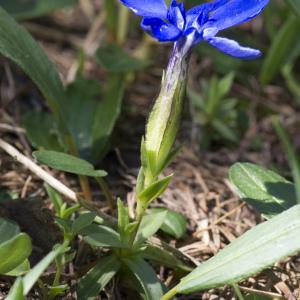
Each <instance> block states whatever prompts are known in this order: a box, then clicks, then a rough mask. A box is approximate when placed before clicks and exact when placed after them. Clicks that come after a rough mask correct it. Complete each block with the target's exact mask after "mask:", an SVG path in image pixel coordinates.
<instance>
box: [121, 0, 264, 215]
mask: <svg viewBox="0 0 300 300" xmlns="http://www.w3.org/2000/svg"><path fill="white" fill-rule="evenodd" d="M120 1H121V2H122V3H123V4H124V5H126V6H127V7H128V8H130V9H131V10H132V11H134V13H136V14H137V15H139V16H141V17H143V19H142V22H141V26H142V28H143V29H144V30H145V31H146V32H148V33H149V34H150V35H151V36H153V37H154V38H156V39H157V40H159V41H160V42H174V47H173V51H172V54H171V56H170V59H169V64H168V67H167V69H166V71H165V72H164V73H163V78H162V86H161V91H160V93H159V96H158V97H157V99H156V101H155V104H154V107H153V109H152V111H151V113H150V116H149V119H148V123H147V127H146V134H145V138H144V140H143V142H142V147H141V152H142V153H141V158H142V159H141V160H142V168H141V170H140V173H139V176H138V185H137V191H143V190H145V189H146V188H148V187H150V186H151V185H152V184H154V183H155V182H156V181H157V180H158V178H159V176H160V174H161V172H162V170H163V169H164V168H165V167H166V165H167V164H168V163H170V161H171V160H172V158H173V156H174V151H173V150H172V148H173V145H174V142H175V139H176V134H177V131H178V128H179V125H180V118H181V115H182V109H183V105H184V98H185V97H184V96H185V87H186V82H187V74H188V66H189V58H190V55H189V54H190V52H191V51H190V50H191V49H192V47H193V46H194V45H196V44H198V43H200V42H202V41H205V42H208V43H209V44H210V45H212V46H213V47H216V48H218V49H219V50H221V51H222V52H224V53H226V54H228V55H231V56H234V57H237V58H242V59H250V58H256V57H258V56H260V55H261V52H260V51H259V50H256V49H251V48H248V47H242V46H240V45H239V44H238V43H237V42H236V41H233V40H230V39H227V38H224V37H219V36H218V33H219V32H220V31H222V30H224V29H227V28H229V27H232V26H234V25H237V24H241V23H244V22H246V21H249V20H251V19H253V18H254V17H256V16H257V15H258V14H259V13H260V12H261V11H262V10H263V9H264V7H265V6H266V5H267V3H268V2H269V0H215V1H212V2H206V3H204V4H201V5H198V6H196V7H194V8H192V9H190V10H188V11H186V10H185V8H184V5H183V3H178V2H177V1H176V0H171V4H170V6H169V7H167V5H166V3H165V2H164V0H120ZM138 200H139V201H138V208H137V212H138V213H137V214H138V215H143V213H144V211H145V209H146V207H147V205H148V203H144V202H143V199H142V198H141V199H139V197H138Z"/></svg>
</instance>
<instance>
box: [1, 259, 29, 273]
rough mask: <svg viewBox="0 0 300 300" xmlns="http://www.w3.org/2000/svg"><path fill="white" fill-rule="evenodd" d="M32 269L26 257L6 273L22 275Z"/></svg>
mask: <svg viewBox="0 0 300 300" xmlns="http://www.w3.org/2000/svg"><path fill="white" fill-rule="evenodd" d="M29 270H30V263H29V260H28V259H25V260H24V261H23V262H22V263H21V264H20V265H18V266H17V267H15V268H14V269H13V270H11V271H9V272H8V273H5V275H6V276H14V277H16V276H21V275H24V274H25V273H27V272H28V271H29Z"/></svg>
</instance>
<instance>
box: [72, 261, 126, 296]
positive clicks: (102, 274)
mask: <svg viewBox="0 0 300 300" xmlns="http://www.w3.org/2000/svg"><path fill="white" fill-rule="evenodd" d="M120 268H121V262H120V261H119V260H118V259H117V258H116V257H115V256H113V255H112V256H108V257H104V258H101V259H100V260H99V262H98V263H97V264H96V265H95V266H94V267H93V268H92V269H91V270H90V271H89V272H88V273H87V274H86V275H85V276H84V277H83V278H81V279H80V281H79V284H78V288H77V296H78V299H79V300H86V299H95V298H96V297H97V296H98V295H99V292H100V291H101V290H102V289H103V288H104V287H105V286H106V285H107V283H108V282H109V281H110V280H111V279H112V278H113V277H114V276H115V275H116V273H117V272H118V271H119V270H120Z"/></svg>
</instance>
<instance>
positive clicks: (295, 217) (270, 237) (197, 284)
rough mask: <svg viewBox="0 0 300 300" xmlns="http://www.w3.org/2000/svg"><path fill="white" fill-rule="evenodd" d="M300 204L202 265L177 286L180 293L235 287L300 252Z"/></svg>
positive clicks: (176, 288) (257, 227) (244, 235)
mask: <svg viewBox="0 0 300 300" xmlns="http://www.w3.org/2000/svg"><path fill="white" fill-rule="evenodd" d="M299 234H300V205H297V206H294V207H292V208H290V209H289V210H287V211H285V212H283V213H281V214H280V215H278V216H276V217H274V218H272V219H271V220H269V221H266V222H265V223H262V224H260V225H257V226H256V227H254V228H253V229H251V230H249V231H248V232H246V233H245V234H243V235H242V236H241V237H239V238H238V239H236V240H235V241H233V242H232V243H231V244H230V245H229V246H227V247H225V248H224V249H223V250H221V251H220V252H219V253H218V254H217V255H215V256H214V257H213V258H211V259H209V260H208V261H206V262H204V263H202V264H201V265H199V266H198V267H197V268H196V269H195V270H194V271H193V272H192V273H190V274H189V275H188V276H186V277H184V278H183V279H182V280H181V282H180V284H179V285H178V286H177V287H175V289H174V291H176V292H177V293H182V294H187V293H192V292H196V291H200V290H206V289H210V288H215V287H219V286H222V285H225V284H234V283H236V282H238V281H240V280H242V279H245V278H248V277H249V276H251V275H254V274H256V273H258V272H260V271H261V270H263V269H265V268H267V267H269V266H271V265H273V264H274V263H275V262H277V261H280V260H281V259H283V258H284V257H286V256H288V255H291V254H293V253H296V252H297V251H299V250H300V239H299V238H298V237H299Z"/></svg>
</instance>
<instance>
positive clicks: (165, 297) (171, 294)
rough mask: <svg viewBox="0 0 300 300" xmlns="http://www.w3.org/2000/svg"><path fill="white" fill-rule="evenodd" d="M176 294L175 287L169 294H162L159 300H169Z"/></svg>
mask: <svg viewBox="0 0 300 300" xmlns="http://www.w3.org/2000/svg"><path fill="white" fill-rule="evenodd" d="M176 294H177V286H175V287H174V288H173V289H171V290H170V291H169V292H167V293H166V294H164V295H163V296H162V297H161V298H160V300H169V299H172V298H173V297H174V296H175V295H176Z"/></svg>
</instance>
